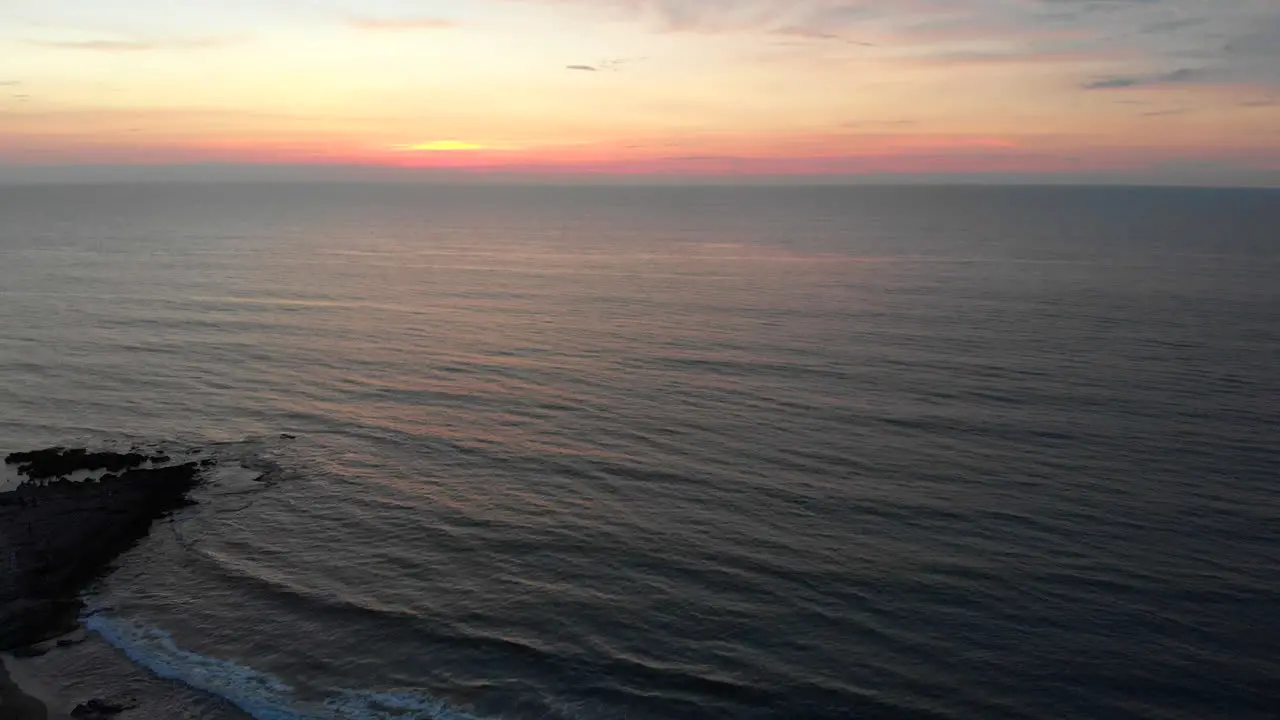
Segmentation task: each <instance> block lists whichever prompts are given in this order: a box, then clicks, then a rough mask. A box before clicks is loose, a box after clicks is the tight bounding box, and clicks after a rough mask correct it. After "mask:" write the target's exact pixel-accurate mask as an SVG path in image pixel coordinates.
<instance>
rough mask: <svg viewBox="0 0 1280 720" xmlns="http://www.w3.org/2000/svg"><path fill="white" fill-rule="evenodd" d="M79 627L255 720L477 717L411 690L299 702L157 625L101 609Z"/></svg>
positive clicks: (333, 694) (277, 683)
mask: <svg viewBox="0 0 1280 720" xmlns="http://www.w3.org/2000/svg"><path fill="white" fill-rule="evenodd" d="M85 625H86V627H88V628H89V629H91V630H93V631H95V632H97V633H98V634H99V635H101V636H102V638H103V639H105V640H106V641H107V642H108V643H110V644H111V645H112V646H114V647H115V648H117V649H118V650H120V651H121V652H123V653H124V654H125V655H126V656H128V658H129V659H130V660H132V661H133V662H135V663H137V664H138V665H140V666H142V667H144V668H146V669H147V670H149V671H151V672H152V673H154V674H156V675H157V676H159V677H162V678H165V679H168V680H177V681H179V682H182V683H185V684H186V685H188V686H190V687H193V688H196V689H197V690H201V691H203V692H207V693H210V694H212V695H216V696H217V697H220V698H222V699H224V700H226V701H227V702H230V703H231V704H233V705H235V706H236V707H238V708H240V709H241V710H243V711H244V712H246V713H248V714H249V715H251V716H253V717H254V718H256V719H257V720H421V719H422V718H430V719H431V720H481V719H480V718H477V717H476V716H474V715H470V714H468V713H465V712H463V711H460V710H457V709H454V708H452V707H450V706H449V704H448V703H446V702H445V701H443V700H440V699H439V698H434V697H431V696H429V695H425V694H422V693H419V692H416V691H412V690H382V691H375V690H349V689H340V688H335V689H331V690H330V691H329V695H328V697H327V698H325V699H324V700H323V701H319V702H310V701H304V700H302V699H300V698H299V697H297V694H296V693H295V690H294V688H293V687H292V686H291V685H289V684H288V683H286V682H285V681H284V680H282V679H280V678H278V677H276V676H274V675H271V674H269V673H265V672H261V671H259V670H255V669H253V668H250V667H245V666H243V665H239V664H237V663H234V662H232V661H230V660H223V659H220V658H214V657H209V656H207V655H201V654H199V653H195V652H192V651H190V650H184V649H182V648H180V647H179V646H178V644H177V643H176V642H175V641H174V640H173V637H172V636H171V635H170V634H169V633H167V632H165V631H164V630H161V629H159V628H155V627H149V626H145V625H142V624H139V623H136V622H133V621H130V620H125V619H122V618H119V617H113V616H110V615H107V614H106V613H103V612H95V613H91V614H89V615H88V617H86V618H85Z"/></svg>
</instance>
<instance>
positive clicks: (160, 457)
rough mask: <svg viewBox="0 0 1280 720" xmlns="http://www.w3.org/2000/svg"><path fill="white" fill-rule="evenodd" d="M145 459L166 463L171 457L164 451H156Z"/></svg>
mask: <svg viewBox="0 0 1280 720" xmlns="http://www.w3.org/2000/svg"><path fill="white" fill-rule="evenodd" d="M147 459H148V460H150V461H151V462H153V463H167V462H169V460H170V459H171V458H170V457H169V456H168V455H165V454H164V453H156V454H155V455H152V456H151V457H149V458H147Z"/></svg>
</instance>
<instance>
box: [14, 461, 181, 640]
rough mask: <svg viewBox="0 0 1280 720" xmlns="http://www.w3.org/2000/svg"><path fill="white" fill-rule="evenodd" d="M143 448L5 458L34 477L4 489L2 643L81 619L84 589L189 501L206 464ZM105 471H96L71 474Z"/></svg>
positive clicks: (46, 634)
mask: <svg viewBox="0 0 1280 720" xmlns="http://www.w3.org/2000/svg"><path fill="white" fill-rule="evenodd" d="M158 457H159V456H148V455H144V454H142V453H137V452H129V453H112V452H88V451H85V450H67V449H64V448H50V449H48V450H39V451H35V452H29V453H13V454H11V455H9V456H8V457H6V458H5V462H6V463H7V464H10V465H17V466H18V469H19V471H20V472H22V473H24V474H26V475H27V478H28V481H27V482H25V483H23V484H22V485H20V486H18V488H17V489H15V490H12V491H10V492H6V493H0V650H8V649H13V648H20V647H26V646H31V645H34V644H36V643H39V642H40V641H43V640H46V639H49V638H52V637H55V636H57V635H61V634H63V633H66V632H68V631H70V630H72V629H74V627H75V623H76V618H77V617H78V615H79V613H80V610H81V603H80V601H79V599H78V597H79V593H80V592H81V591H82V590H83V589H84V588H85V586H87V585H88V584H89V583H90V582H92V581H93V580H94V579H95V578H97V577H98V576H99V575H100V574H101V573H102V572H103V571H104V570H105V569H107V567H108V566H109V564H110V563H111V562H112V560H114V559H115V558H116V557H117V556H118V555H119V554H120V553H122V552H124V551H125V550H127V549H129V548H130V547H132V546H133V544H134V543H136V542H137V541H138V540H140V539H141V538H143V537H145V536H146V534H147V533H148V532H149V531H150V528H151V524H152V522H153V521H154V520H156V519H157V518H160V517H162V516H164V515H165V514H167V513H169V512H172V511H173V510H175V509H178V508H181V507H183V506H185V505H187V504H189V502H190V501H189V500H188V499H187V493H188V492H189V491H190V490H191V489H192V488H193V487H195V485H196V484H197V483H198V482H199V478H200V470H201V466H200V465H198V464H197V463H194V462H191V463H185V464H179V465H169V466H164V467H141V466H142V465H144V464H146V463H149V462H160V460H158V459H156V458H158ZM82 470H88V471H95V470H107V471H108V472H107V474H105V475H103V476H102V477H100V478H98V479H96V480H86V481H81V482H76V481H70V480H66V479H56V480H50V479H49V478H63V477H65V476H66V475H70V474H72V473H75V472H79V471H82Z"/></svg>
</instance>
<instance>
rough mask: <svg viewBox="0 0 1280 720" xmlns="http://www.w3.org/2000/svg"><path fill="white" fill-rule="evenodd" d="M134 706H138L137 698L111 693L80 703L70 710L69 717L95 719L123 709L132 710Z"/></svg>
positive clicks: (114, 713) (120, 711) (109, 715)
mask: <svg viewBox="0 0 1280 720" xmlns="http://www.w3.org/2000/svg"><path fill="white" fill-rule="evenodd" d="M136 707H138V699H137V698H135V697H134V696H132V695H112V696H111V697H107V698H94V699H92V700H89V701H88V702H83V703H80V704H79V705H77V706H75V709H73V710H72V711H71V717H75V718H89V720H97V719H98V718H106V717H111V716H113V715H119V714H120V713H122V712H124V711H125V710H132V709H134V708H136Z"/></svg>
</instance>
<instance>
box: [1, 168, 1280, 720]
mask: <svg viewBox="0 0 1280 720" xmlns="http://www.w3.org/2000/svg"><path fill="white" fill-rule="evenodd" d="M1278 430H1280V193H1277V192H1274V191H1272V192H1268V191H1243V190H1241V191H1235V190H1190V189H1185V190H1184V189H1163V190H1156V189H1100V188H1098V189H1087V188H1023V189H1011V188H949V189H948V188H857V189H854V188H774V189H769V188H736V189H733V188H621V187H615V188H551V187H525V188H515V187H511V188H506V187H470V188H464V187H453V188H450V187H430V186H283V185H264V186H230V185H225V186H218V185H210V186H198V185H190V186H167V187H166V186H129V185H116V186H75V187H73V186H62V187H16V186H15V187H3V188H0V450H4V451H11V450H17V449H29V448H32V447H40V446H46V445H49V444H53V443H75V444H81V445H84V444H88V445H93V446H104V447H116V446H122V445H128V444H131V443H138V444H144V445H147V446H154V447H163V448H166V449H168V450H169V451H171V452H174V453H186V454H190V455H192V456H196V457H208V456H212V457H216V458H218V459H220V460H221V462H220V464H219V467H218V470H217V471H216V472H215V473H214V475H213V476H212V477H211V478H210V479H209V482H208V483H207V484H206V485H205V486H204V487H202V488H201V489H200V490H199V491H198V492H197V496H198V499H199V501H200V503H199V505H197V506H195V507H193V508H190V509H188V510H185V511H183V512H182V513H180V514H179V515H177V516H175V517H173V518H171V519H169V520H165V521H162V522H160V523H158V524H157V526H156V528H155V529H154V530H153V532H152V534H151V536H150V537H148V538H147V539H146V540H144V541H143V542H142V543H140V544H139V545H138V546H137V547H136V548H135V549H134V550H132V551H131V552H130V553H129V554H127V555H126V556H124V557H123V558H121V560H120V562H119V563H118V569H117V570H116V571H115V572H114V573H113V574H112V575H111V576H109V577H108V578H106V579H105V580H103V581H102V582H101V583H100V584H99V585H98V586H97V587H95V588H94V589H93V591H92V593H91V596H90V597H89V604H90V608H91V610H90V613H89V615H88V616H87V618H86V624H87V626H88V627H89V628H90V629H91V631H92V635H91V640H90V641H89V642H86V643H84V644H83V645H81V646H76V647H74V648H71V649H67V650H58V651H55V652H53V653H50V654H49V655H48V656H45V657H44V658H41V659H39V660H36V661H32V663H33V665H32V667H33V668H34V669H35V670H37V671H40V672H43V674H44V676H45V678H46V682H48V683H49V684H51V685H54V686H56V687H55V689H56V690H57V691H58V692H60V693H63V694H64V695H66V696H67V697H69V698H70V699H72V700H74V699H81V700H82V699H84V697H78V696H77V694H79V695H85V694H88V693H90V692H98V691H99V690H102V689H120V688H121V687H126V688H129V689H133V690H135V691H138V692H141V693H142V694H143V695H144V696H145V698H146V699H147V702H146V703H144V707H143V708H142V709H141V710H140V711H136V712H137V713H138V715H136V716H137V717H145V716H151V717H162V718H180V717H187V718H208V719H214V718H231V717H241V718H243V717H246V716H252V717H255V718H259V719H260V720H276V719H295V718H298V719H301V718H333V719H343V720H346V719H356V718H360V719H365V718H368V719H383V720H385V719H390V718H482V719H489V718H509V719H513V720H519V719H541V718H548V719H551V718H566V719H568V718H573V719H579V718H581V719H596V718H599V719H611V718H626V719H627V720H674V719H678V718H690V719H703V718H706V719H708V720H712V719H718V718H735V719H736V718H743V719H750V720H765V719H775V718H776V719H779V720H784V719H785V720H793V719H800V720H803V719H805V718H814V719H823V718H848V719H850V720H855V719H857V718H1170V719H1173V718H1187V719H1191V718H1196V719H1199V718H1274V717H1276V716H1277V713H1278V712H1280V486H1278V485H1277V483H1278V482H1280V433H1278V432H1277V431H1278ZM264 473H265V475H264Z"/></svg>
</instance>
